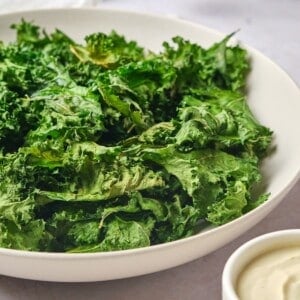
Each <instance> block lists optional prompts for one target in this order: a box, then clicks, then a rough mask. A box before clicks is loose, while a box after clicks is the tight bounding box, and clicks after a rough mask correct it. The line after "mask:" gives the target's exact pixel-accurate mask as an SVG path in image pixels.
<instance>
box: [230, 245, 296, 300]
mask: <svg viewBox="0 0 300 300" xmlns="http://www.w3.org/2000/svg"><path fill="white" fill-rule="evenodd" d="M236 291H237V294H238V296H239V299H240V300H299V299H300V246H291V247H286V248H282V249H277V250H272V251H269V252H267V253H265V254H262V255H261V256H258V257H257V258H255V259H254V260H253V261H252V262H250V263H249V264H248V265H247V266H246V267H245V269H244V270H243V271H242V273H241V274H240V275H239V277H238V280H237V285H236Z"/></svg>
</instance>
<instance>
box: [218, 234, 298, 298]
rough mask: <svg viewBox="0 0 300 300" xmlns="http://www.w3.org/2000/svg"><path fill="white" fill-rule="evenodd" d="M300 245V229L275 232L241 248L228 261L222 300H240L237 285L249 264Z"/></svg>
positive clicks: (223, 277) (249, 242)
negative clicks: (280, 250)
mask: <svg viewBox="0 0 300 300" xmlns="http://www.w3.org/2000/svg"><path fill="white" fill-rule="evenodd" d="M291 245H297V246H299V245H300V229H289V230H281V231H275V232H271V233H267V234H264V235H261V236H259V237H256V238H254V239H252V240H250V241H248V242H247V243H245V244H243V245H242V246H241V247H239V248H238V249H237V250H236V251H235V252H233V254H232V255H231V256H230V258H229V259H228V260H227V262H226V264H225V267H224V271H223V276H222V297H223V298H222V299H223V300H239V298H238V295H237V292H236V283H237V280H238V277H239V275H240V274H241V272H242V271H243V270H244V268H245V267H246V265H247V264H249V263H250V262H251V261H253V259H255V258H256V257H258V256H259V255H261V254H263V253H267V252H268V251H271V250H274V249H280V248H281V247H288V246H291Z"/></svg>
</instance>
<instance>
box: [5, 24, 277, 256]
mask: <svg viewBox="0 0 300 300" xmlns="http://www.w3.org/2000/svg"><path fill="white" fill-rule="evenodd" d="M12 28H14V29H15V30H16V32H17V38H16V41H15V42H12V43H9V44H4V43H1V44H0V246H1V247H6V248H14V249H24V250H35V251H55V252H57V251H62V252H64V251H68V252H94V251H110V250H120V249H129V248H137V247H144V246H149V245H153V244H158V243H164V242H168V241H173V240H176V239H180V238H183V237H187V236H190V235H192V234H194V233H196V232H197V230H199V228H203V226H209V225H221V224H224V223H226V222H229V221H231V220H233V219H235V218H237V217H239V216H241V215H243V214H244V213H246V212H247V211H249V210H251V209H253V208H254V207H256V206H257V205H259V204H260V203H262V202H263V201H265V200H266V198H267V196H266V195H260V196H255V197H253V196H252V194H253V193H252V190H253V186H255V185H256V184H257V182H259V181H260V180H261V175H260V172H259V164H260V162H261V159H262V158H263V157H264V156H265V155H266V154H267V149H268V146H269V144H270V141H271V135H272V133H271V131H270V130H269V129H268V128H266V127H264V126H262V125H260V124H259V123H258V122H257V121H256V119H255V118H254V116H253V115H252V113H251V112H250V110H249V107H248V106H247V104H246V101H245V83H246V75H247V73H248V71H249V61H248V58H247V53H246V51H245V50H244V49H242V48H241V47H240V46H228V45H227V42H228V39H229V38H230V37H229V36H228V37H227V38H225V39H224V40H222V41H221V42H219V43H217V44H215V45H213V46H212V47H210V48H209V49H204V48H202V47H201V46H199V45H196V44H193V43H191V42H189V41H186V40H184V39H183V38H181V37H175V38H174V39H173V41H171V42H169V43H167V42H165V43H164V44H163V48H162V49H163V50H162V51H161V52H160V53H158V54H154V53H152V52H150V51H146V50H145V49H143V48H142V47H140V46H139V45H138V44H137V43H136V42H134V41H127V40H126V39H125V38H124V37H123V36H120V35H119V34H117V33H116V32H114V31H113V32H111V33H110V34H104V33H95V34H91V35H89V36H87V37H86V38H85V44H84V45H80V44H78V43H76V42H74V41H73V40H72V39H71V38H70V37H68V36H67V35H66V34H64V33H63V32H61V31H60V30H56V31H54V32H53V33H51V34H48V33H46V32H43V31H42V30H40V28H39V27H38V26H36V25H34V24H32V23H28V22H25V21H24V20H23V21H21V22H20V23H19V24H15V25H13V26H12Z"/></svg>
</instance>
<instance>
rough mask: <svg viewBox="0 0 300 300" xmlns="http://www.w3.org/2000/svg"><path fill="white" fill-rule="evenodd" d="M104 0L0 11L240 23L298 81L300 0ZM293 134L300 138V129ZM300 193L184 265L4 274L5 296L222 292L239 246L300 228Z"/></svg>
mask: <svg viewBox="0 0 300 300" xmlns="http://www.w3.org/2000/svg"><path fill="white" fill-rule="evenodd" d="M100 2H101V1H97V0H86V1H84V0H78V1H75V0H74V1H72V0H65V1H64V0H61V1H58V0H56V1H55V0H53V1H47V2H46V1H43V0H34V1H29V0H26V1H25V0H0V12H1V13H4V12H8V11H12V10H20V9H30V8H35V7H36V8H38V7H66V6H72V7H78V6H82V5H89V6H90V5H94V6H98V7H101V6H103V7H110V8H119V9H129V10H136V11H143V12H153V13H158V14H168V15H173V16H174V17H178V18H183V19H187V20H191V21H194V22H196V23H200V24H203V25H206V26H209V27H212V28H215V29H217V30H219V31H222V32H224V33H230V32H232V31H235V30H236V29H240V32H239V33H238V38H239V39H240V40H242V41H243V42H245V43H248V44H249V45H251V46H253V47H255V48H257V49H258V50H260V51H262V52H263V53H264V54H266V55H267V56H269V57H270V58H271V59H272V60H274V61H275V62H276V63H277V64H279V65H280V66H281V67H282V68H283V69H285V70H286V71H287V72H288V73H289V74H290V76H291V77H292V78H293V79H294V80H295V82H296V83H297V84H298V85H300V0H262V1H259V0H243V1H241V0H226V1H225V0H198V1H197V0H131V1H130V0H106V1H105V0H103V1H102V2H101V3H100ZM0 30H1V29H0ZM283 101H284V99H283ZM299 101H300V99H299ZM299 133H300V129H299ZM295 138H300V134H299V137H295ZM299 155H300V153H299ZM299 194H300V181H298V183H297V184H296V185H295V187H294V188H293V189H292V190H291V192H290V193H289V194H288V195H287V196H286V197H285V199H284V200H283V202H282V203H281V204H280V205H279V206H278V207H277V208H276V209H275V210H274V211H273V212H272V213H271V214H270V215H269V216H268V217H267V218H265V219H264V220H263V221H262V222H260V223H259V224H258V225H257V226H255V227H254V228H253V229H252V230H250V231H248V232H247V233H246V234H244V235H243V236H241V237H240V238H238V239H237V240H235V241H234V242H232V243H230V244H228V245H227V246H225V247H223V248H221V249H219V250H217V251H215V252H214V253H212V254H210V255H207V256H205V257H203V258H200V259H198V260H196V261H193V262H190V263H188V264H185V265H183V266H180V267H176V268H173V269H170V270H167V271H163V272H159V273H155V274H151V275H145V276H141V277H136V278H130V279H124V280H116V281H107V282H97V283H83V284H80V283H74V284H73V283H47V282H37V281H29V280H22V279H14V278H8V277H5V276H0V300H2V299H5V300H6V299H8V300H10V299H13V300H16V299H26V300H27V299H28V300H29V299H30V300H40V299H46V300H48V299H49V300H50V299H51V300H57V299H74V300H79V299H80V300H81V299H84V300H87V299H114V300H119V299H120V300H127V299H128V300H129V299H130V300H135V299H143V300H147V299H149V300H150V299H159V300H164V299H172V300H179V299H180V300H181V299H185V300H194V299H200V300H202V299H203V300H218V299H221V275H222V270H223V267H224V264H225V262H226V260H227V258H228V257H229V256H230V254H231V253H232V252H233V251H234V250H235V249H236V248H237V247H239V246H240V245H241V244H242V243H244V242H245V241H247V240H249V239H251V238H253V237H255V236H257V235H260V234H263V233H266V232H270V231H274V230H279V229H285V228H300V205H299V202H300V195H299ZM99 271H100V272H101V270H99ZM79 272H80V270H79Z"/></svg>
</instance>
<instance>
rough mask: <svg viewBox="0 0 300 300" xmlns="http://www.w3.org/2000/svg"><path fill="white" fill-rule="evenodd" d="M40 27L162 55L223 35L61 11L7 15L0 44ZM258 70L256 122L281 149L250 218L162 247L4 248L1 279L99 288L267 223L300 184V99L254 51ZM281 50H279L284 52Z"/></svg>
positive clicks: (135, 17)
mask: <svg viewBox="0 0 300 300" xmlns="http://www.w3.org/2000/svg"><path fill="white" fill-rule="evenodd" d="M22 17H23V18H25V19H26V20H34V21H35V22H36V23H37V24H39V25H41V26H42V27H45V28H46V30H53V29H54V28H59V29H62V30H63V31H65V32H66V33H67V34H69V35H70V36H71V37H72V38H73V39H75V40H78V41H81V40H82V38H83V37H84V36H85V35H87V34H90V33H92V32H97V31H103V32H109V31H111V30H112V29H115V30H117V31H118V32H120V33H122V34H124V35H125V36H126V37H127V38H129V39H134V40H137V41H138V42H139V43H140V44H141V45H143V46H145V47H147V48H149V49H151V50H153V51H157V50H159V49H160V47H161V43H162V41H164V40H170V39H171V38H172V37H173V36H176V35H181V36H183V37H184V38H186V39H189V40H191V41H193V42H198V43H200V44H201V45H203V46H209V45H211V44H212V43H214V42H216V41H219V40H220V39H222V38H223V37H224V35H222V34H220V33H218V32H215V31H213V30H211V29H208V28H206V27H203V26H200V25H197V24H193V23H190V22H187V21H182V20H178V19H174V18H166V17H163V16H154V15H148V14H141V13H133V12H124V11H117V10H107V9H60V10H41V11H28V12H20V13H13V14H8V15H2V16H0V28H1V31H0V40H4V41H8V40H12V39H14V32H13V31H12V30H11V29H9V26H10V24H11V23H15V22H19V21H20V19H21V18H22ZM245 47H246V48H247V50H248V51H249V54H250V57H251V62H252V71H251V74H250V76H249V81H248V90H249V95H248V100H249V105H250V107H251V108H252V110H253V112H254V114H255V115H256V116H257V118H258V119H259V120H260V121H261V122H262V123H263V124H264V125H266V126H268V127H270V128H272V130H273V131H274V132H275V143H276V145H277V149H276V151H275V153H274V154H273V155H272V156H271V157H270V158H268V159H267V160H266V161H265V163H264V166H263V173H264V179H265V182H266V183H267V191H268V192H270V193H271V197H270V199H269V200H268V201H267V202H266V203H264V204H263V205H261V206H260V207H258V208H257V209H255V210H253V211H251V212H250V213H248V214H246V215H245V216H243V217H241V218H238V219H236V220H234V221H232V222H230V223H228V224H226V225H223V226H220V227H218V228H213V229H209V230H207V231H205V232H200V233H199V234H196V235H194V236H192V237H189V238H185V239H181V240H178V241H174V242H170V243H165V244H161V245H156V246H151V247H146V248H140V249H133V250H125V251H115V252H107V253H91V254H66V253H39V252H28V251H18V250H10V249H0V273H1V274H4V275H9V276H15V277H22V278H28V279H37V280H48V281H73V282H74V281H96V280H110V279H117V278H124V277H130V276H136V275H141V274H147V273H151V272H155V271H159V270H163V269H167V268H170V267H174V266H177V265H180V264H183V263H186V262H188V261H191V260H193V259H196V258H199V257H201V256H203V255H206V254H208V253H210V252H211V251H214V250H216V249H217V248H219V247H221V246H223V245H225V244H226V243H228V242H230V241H232V240H233V239H235V238H236V237H238V236H239V235H241V234H242V233H244V232H245V231H246V230H248V229H249V228H251V227H252V226H254V225H255V224H256V223H258V222H259V221H260V220H262V219H263V218H264V217H265V216H266V215H267V214H268V213H269V212H270V211H271V210H272V209H273V208H274V207H275V206H276V205H277V204H278V203H279V202H280V201H281V200H282V199H283V197H284V196H285V195H286V193H287V192H288V191H289V189H290V188H291V187H292V186H293V184H294V183H295V182H296V180H297V177H298V175H299V169H300V155H299V153H300V140H299V128H300V118H299V114H300V92H299V90H298V88H297V86H296V85H295V84H294V82H293V81H292V80H291V79H290V78H289V77H288V75H287V74H286V73H285V72H284V71H282V70H281V69H280V68H279V67H278V66H276V65H275V64H274V63H273V62H271V61H270V60H269V59H268V58H266V57H265V56H263V55H262V54H261V53H259V52H258V51H256V50H254V49H252V48H250V47H247V46H245ZM278 51H280V50H278Z"/></svg>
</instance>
